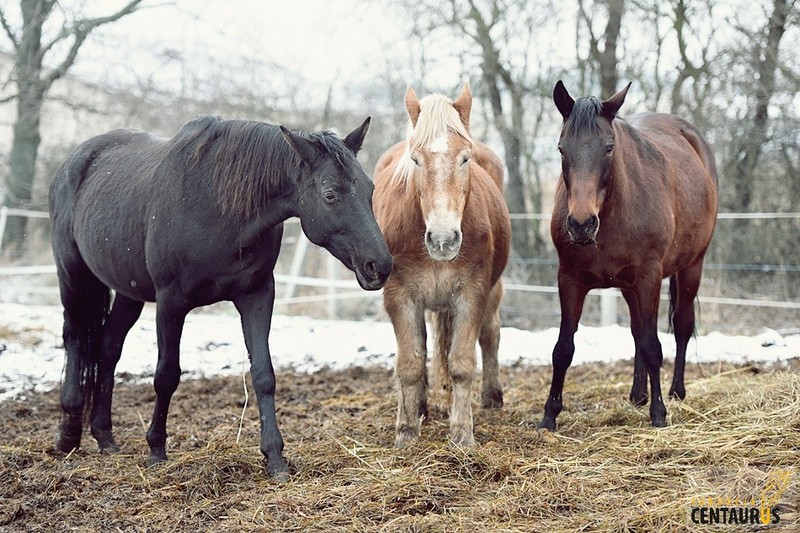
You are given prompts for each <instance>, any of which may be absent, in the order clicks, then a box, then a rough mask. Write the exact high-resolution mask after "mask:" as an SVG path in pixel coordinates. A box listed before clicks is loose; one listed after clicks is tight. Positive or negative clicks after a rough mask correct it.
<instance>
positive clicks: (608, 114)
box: [600, 82, 632, 122]
mask: <svg viewBox="0 0 800 533" xmlns="http://www.w3.org/2000/svg"><path fill="white" fill-rule="evenodd" d="M631 83H632V82H628V85H626V86H625V88H624V89H622V90H621V91H619V92H618V93H617V94H615V95H614V96H612V97H611V98H609V99H608V100H606V101H604V102H603V107H602V108H601V111H600V112H601V113H602V114H603V116H604V117H605V118H606V119H608V121H609V122H611V121H612V120H614V117H616V116H617V112H618V111H619V108H620V107H622V104H623V103H625V96H627V94H628V89H630V88H631Z"/></svg>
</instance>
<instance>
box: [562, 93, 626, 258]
mask: <svg viewBox="0 0 800 533" xmlns="http://www.w3.org/2000/svg"><path fill="white" fill-rule="evenodd" d="M630 86H631V84H630V83H629V84H628V85H627V86H626V87H625V88H624V89H622V90H621V91H619V92H618V93H617V94H615V95H614V96H612V97H611V98H609V99H608V100H605V101H602V102H601V101H600V100H599V99H597V98H595V97H593V96H585V97H581V98H578V99H577V100H573V99H572V97H571V96H570V95H569V93H568V92H567V89H566V88H565V87H564V84H563V83H561V81H560V80H559V81H558V83H556V86H555V89H554V90H553V101H555V104H556V107H557V108H558V111H559V112H560V113H561V116H562V117H564V124H563V126H562V128H561V137H560V138H559V141H558V151H559V152H560V153H561V178H562V179H563V180H564V186H565V187H566V192H567V208H568V214H567V220H566V226H567V232H568V233H569V236H570V239H572V242H574V243H575V244H579V245H586V244H590V243H593V242H595V240H596V239H597V233H598V231H599V230H600V211H601V209H602V208H603V203H604V202H605V199H606V192H607V191H608V189H609V187H610V186H611V182H612V180H613V176H614V142H615V139H614V129H613V128H612V127H611V122H612V121H613V120H614V117H616V115H617V111H619V108H620V106H622V104H623V102H624V101H625V95H626V94H628V88H630Z"/></svg>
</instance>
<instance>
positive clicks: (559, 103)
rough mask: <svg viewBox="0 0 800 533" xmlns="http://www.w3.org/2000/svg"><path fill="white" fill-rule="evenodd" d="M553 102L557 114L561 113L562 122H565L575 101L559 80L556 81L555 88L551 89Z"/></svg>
mask: <svg viewBox="0 0 800 533" xmlns="http://www.w3.org/2000/svg"><path fill="white" fill-rule="evenodd" d="M553 102H555V104H556V108H558V112H559V113H561V116H562V117H564V120H567V118H569V115H570V113H572V107H573V106H574V105H575V100H573V99H572V97H571V96H570V95H569V92H567V88H566V87H564V83H563V82H562V81H561V80H558V81H557V82H556V86H555V87H554V88H553Z"/></svg>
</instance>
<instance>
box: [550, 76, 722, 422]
mask: <svg viewBox="0 0 800 533" xmlns="http://www.w3.org/2000/svg"><path fill="white" fill-rule="evenodd" d="M628 88H630V84H628V86H627V87H625V89H623V90H621V91H620V92H618V93H617V94H615V95H614V96H612V97H611V98H609V99H608V100H605V101H600V100H598V99H597V98H594V97H583V98H578V99H577V100H573V99H572V97H571V96H570V95H569V93H568V92H567V90H566V89H565V88H564V85H563V84H562V83H561V82H560V81H559V82H558V83H557V84H556V86H555V90H554V92H553V99H554V101H555V104H556V107H557V108H558V110H559V112H560V113H561V115H562V117H563V118H564V123H563V127H562V130H561V137H560V139H559V143H558V149H559V151H560V152H561V169H562V170H561V177H560V178H559V181H558V185H557V188H556V197H555V206H554V208H553V218H552V221H551V226H550V232H551V236H552V238H553V243H554V244H555V246H556V249H557V250H558V294H559V299H560V301H561V329H560V332H559V336H558V341H557V342H556V345H555V348H554V349H553V380H552V383H551V386H550V395H549V397H548V399H547V403H546V404H545V408H544V418H543V419H542V421H541V422H540V424H539V427H540V428H546V429H549V430H555V428H556V417H557V416H558V413H559V412H560V411H561V406H562V400H561V392H562V389H563V385H564V376H565V374H566V372H567V368H568V367H569V365H570V364H571V363H572V355H573V352H574V351H575V345H574V343H573V337H574V335H575V331H576V330H577V329H578V320H579V319H580V316H581V311H582V309H583V301H584V298H585V297H586V294H587V293H588V292H589V290H591V289H596V288H601V287H618V288H620V289H621V290H622V295H623V296H624V298H625V301H626V302H627V304H628V307H629V309H630V314H631V332H632V334H633V338H634V342H635V345H636V352H635V356H634V374H633V387H632V389H631V394H630V399H631V401H632V402H633V403H634V404H635V405H644V404H646V403H647V387H648V385H647V378H649V381H650V397H651V403H650V419H651V422H652V424H653V426H656V427H662V426H665V425H666V423H667V420H666V415H667V410H666V407H665V406H664V401H663V400H662V397H661V378H660V370H661V363H662V358H663V356H662V352H661V343H660V342H659V340H658V335H657V327H658V305H659V298H660V289H661V280H662V279H664V278H667V277H668V278H669V280H670V290H669V293H670V321H671V326H672V328H673V331H674V334H675V341H676V344H677V351H676V355H675V372H674V375H673V379H672V387H671V388H670V396H673V397H675V398H679V399H684V398H685V396H686V391H685V389H684V383H683V372H684V364H685V360H686V345H687V343H688V342H689V338H690V337H691V336H692V334H693V333H694V327H695V318H694V299H695V297H696V296H697V290H698V288H699V285H700V277H701V275H702V271H703V258H704V257H705V253H706V249H707V248H708V244H709V242H710V241H711V236H712V234H713V232H714V226H715V224H716V215H717V170H716V163H715V159H714V153H713V152H712V150H711V147H710V146H709V145H708V143H707V142H706V140H705V139H704V138H703V136H702V134H701V133H700V132H699V131H698V130H697V128H695V127H694V126H692V125H691V124H689V123H687V122H686V121H684V120H681V119H680V118H677V117H674V116H672V115H666V114H660V113H639V114H635V115H632V116H630V117H628V118H627V119H625V120H623V119H621V118H620V117H618V116H617V112H618V111H619V108H620V106H622V104H623V102H624V101H625V96H626V94H627V92H628Z"/></svg>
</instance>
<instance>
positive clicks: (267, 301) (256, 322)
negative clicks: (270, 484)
mask: <svg viewBox="0 0 800 533" xmlns="http://www.w3.org/2000/svg"><path fill="white" fill-rule="evenodd" d="M274 301H275V281H274V279H270V282H269V283H268V284H267V287H265V288H264V289H263V290H261V291H259V292H257V293H253V294H250V295H247V296H244V297H241V298H237V299H236V300H234V304H235V305H236V309H238V311H239V314H241V316H242V330H243V331H244V340H245V344H246V345H247V351H248V353H249V354H250V375H251V377H252V378H253V388H255V392H256V398H257V400H258V412H259V418H260V420H261V453H263V454H264V457H265V458H266V461H267V472H268V473H269V474H270V476H272V477H273V478H274V479H276V480H277V481H281V482H282V481H286V480H287V479H288V476H289V468H288V466H287V465H286V461H284V459H283V438H282V437H281V433H280V430H279V429H278V421H277V418H276V416H275V371H274V369H273V368H272V357H271V356H270V353H269V330H270V325H271V323H272V306H273V303H274Z"/></svg>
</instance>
